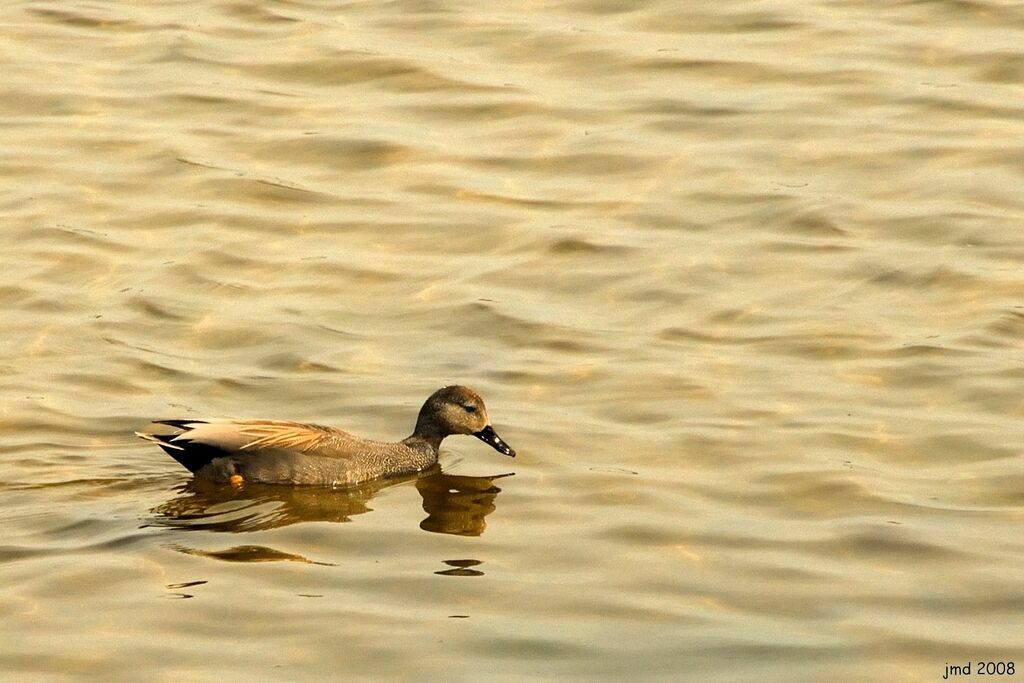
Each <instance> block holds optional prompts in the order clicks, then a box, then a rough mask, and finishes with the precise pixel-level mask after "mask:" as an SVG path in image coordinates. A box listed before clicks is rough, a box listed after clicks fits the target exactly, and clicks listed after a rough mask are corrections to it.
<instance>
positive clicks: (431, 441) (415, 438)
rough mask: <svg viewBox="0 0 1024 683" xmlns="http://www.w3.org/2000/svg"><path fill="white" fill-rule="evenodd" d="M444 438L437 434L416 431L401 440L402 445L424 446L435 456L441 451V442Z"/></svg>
mask: <svg viewBox="0 0 1024 683" xmlns="http://www.w3.org/2000/svg"><path fill="white" fill-rule="evenodd" d="M443 440H444V436H443V435H442V434H440V433H438V432H423V431H420V430H419V429H417V430H416V431H414V432H413V433H412V435H410V436H408V437H406V438H405V439H403V440H402V443H406V444H409V445H413V444H426V445H427V446H429V447H430V450H432V451H434V453H435V454H436V453H437V452H438V451H439V450H440V449H441V442H442V441H443Z"/></svg>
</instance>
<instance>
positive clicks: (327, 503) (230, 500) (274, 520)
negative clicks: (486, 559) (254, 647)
mask: <svg viewBox="0 0 1024 683" xmlns="http://www.w3.org/2000/svg"><path fill="white" fill-rule="evenodd" d="M507 476H511V473H507V474H499V475H493V476H488V477H469V476H464V475H450V474H445V473H444V472H442V471H441V468H440V467H434V468H432V469H430V470H427V471H426V472H424V473H421V474H419V475H415V476H411V477H406V478H398V479H388V480H385V481H376V482H369V483H366V484H362V485H360V486H356V487H352V488H347V489H330V488H321V487H306V486H302V487H286V486H268V485H260V484H246V485H245V486H242V487H238V488H234V487H230V486H224V485H218V484H211V483H209V482H205V481H200V480H195V479H194V480H192V481H189V482H188V483H187V484H186V485H184V486H183V487H182V488H181V489H179V495H177V496H175V497H174V498H171V499H170V500H168V501H167V502H165V503H163V504H161V505H159V506H157V507H156V508H154V509H153V510H152V512H153V513H154V514H155V515H156V517H155V518H154V519H153V520H152V521H151V522H150V523H149V525H153V526H170V527H174V528H178V529H190V530H206V531H228V532H246V531H259V530H264V529H274V528H277V527H283V526H288V525H290V524H296V523H298V522H348V521H351V519H352V517H355V516H356V515H361V514H364V513H367V512H370V511H371V510H372V508H371V507H370V506H369V504H370V501H371V500H373V498H374V497H375V496H376V495H377V494H378V493H379V492H380V491H381V490H383V489H385V488H389V487H391V486H396V485H399V484H402V483H406V482H409V481H415V482H416V490H417V491H419V493H420V495H421V496H422V498H423V510H424V511H425V512H426V513H427V517H426V519H424V520H423V521H422V522H420V528H421V529H423V530H424V531H430V532H433V533H441V534H456V535H459V536H479V535H480V534H482V533H483V532H484V529H486V528H487V523H486V521H485V518H486V517H487V515H489V514H491V513H492V512H494V510H495V499H496V497H497V495H498V493H499V492H500V491H501V489H500V488H498V487H497V486H495V485H494V480H495V479H500V478H502V477H507ZM242 555H245V554H244V553H243V554H242ZM235 561H239V560H237V559H236V560H235Z"/></svg>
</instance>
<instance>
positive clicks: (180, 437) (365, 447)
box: [135, 386, 516, 486]
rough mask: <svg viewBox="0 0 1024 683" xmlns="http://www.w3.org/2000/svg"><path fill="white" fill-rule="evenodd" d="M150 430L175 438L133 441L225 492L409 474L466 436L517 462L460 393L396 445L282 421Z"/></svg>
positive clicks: (440, 394)
mask: <svg viewBox="0 0 1024 683" xmlns="http://www.w3.org/2000/svg"><path fill="white" fill-rule="evenodd" d="M155 422H156V423H158V424H165V425H169V426H171V427H176V428H178V429H179V430H180V431H178V432H177V433H175V434H143V433H140V432H136V433H135V434H136V436H138V437H140V438H143V439H146V440H147V441H153V442H154V443H156V444H157V445H159V446H160V448H162V449H164V450H165V451H167V453H168V454H169V455H170V456H171V457H172V458H174V459H175V460H177V461H178V462H179V463H181V464H182V465H184V466H185V468H186V469H188V470H189V471H190V472H192V473H194V474H195V475H196V477H199V478H201V479H206V480H209V481H214V482H223V483H232V484H241V483H244V482H256V483H261V484H312V485H320V486H342V485H350V484H357V483H359V482H363V481H367V480H370V479H376V478H378V477H386V476H399V475H403V474H412V473H414V472H419V471H421V470H425V469H427V468H428V467H431V466H432V465H434V464H435V463H436V462H437V455H438V449H439V448H440V446H441V442H442V441H443V440H444V438H445V437H446V436H450V435H452V434H472V435H473V436H475V437H477V438H478V439H480V440H482V441H484V442H486V443H487V444H488V445H490V446H491V447H492V448H493V449H494V450H496V451H498V452H499V453H504V454H505V455H508V456H511V457H513V458H514V457H515V455H516V453H515V451H513V450H512V449H511V448H509V446H508V444H506V443H505V442H504V441H502V440H501V437H499V436H498V435H497V434H496V433H495V431H494V428H493V427H492V426H491V423H490V420H489V419H488V417H487V408H485V407H484V400H483V399H482V398H480V395H479V394H478V393H476V392H475V391H473V390H472V389H469V388H467V387H462V386H450V387H444V388H443V389H438V390H437V391H435V392H434V393H433V394H431V395H430V398H428V399H427V400H426V402H425V403H424V404H423V407H422V408H420V414H419V417H417V418H416V428H415V429H414V430H413V432H412V435H411V436H409V437H408V438H406V439H403V440H401V441H399V442H397V443H390V442H385V441H370V440H369V439H362V438H359V437H358V436H355V435H354V434H349V433H348V432H343V431H342V430H340V429H335V428H333V427H322V426H320V425H314V424H304V423H301V422H285V421H282V420H155Z"/></svg>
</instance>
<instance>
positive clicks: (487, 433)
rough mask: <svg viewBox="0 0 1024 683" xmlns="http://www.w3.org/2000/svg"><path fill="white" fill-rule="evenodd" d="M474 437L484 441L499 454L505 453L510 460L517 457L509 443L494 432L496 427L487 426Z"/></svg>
mask: <svg viewBox="0 0 1024 683" xmlns="http://www.w3.org/2000/svg"><path fill="white" fill-rule="evenodd" d="M473 436H475V437H476V438H478V439H480V440H481V441H483V442H484V443H486V444H487V445H488V446H490V447H491V448H493V449H494V450H496V451H498V452H499V453H504V454H505V455H507V456H509V457H510V458H514V457H516V452H515V451H514V450H512V449H511V448H509V445H508V444H507V443H505V442H504V441H502V440H501V437H500V436H498V433H497V432H495V431H494V427H492V426H491V425H487V426H486V427H484V428H483V429H481V430H480V431H479V432H476V433H475V434H473Z"/></svg>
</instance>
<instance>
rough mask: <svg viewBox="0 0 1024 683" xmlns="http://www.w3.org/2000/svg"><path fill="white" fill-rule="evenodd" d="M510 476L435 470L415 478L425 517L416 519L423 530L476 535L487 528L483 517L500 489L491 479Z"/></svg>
mask: <svg viewBox="0 0 1024 683" xmlns="http://www.w3.org/2000/svg"><path fill="white" fill-rule="evenodd" d="M509 476H512V474H511V473H509V474H499V475H496V476H493V477H466V476H457V475H452V474H444V473H438V474H436V475H433V476H430V477H423V478H422V479H419V480H418V481H417V482H416V490H417V491H419V492H420V495H421V496H423V511H424V512H426V513H427V518H426V519H424V520H423V521H422V522H420V528H421V529H423V530H424V531H433V532H435V533H440V534H456V535H458V536H479V535H480V534H482V533H483V532H484V529H486V528H487V522H486V521H485V520H484V518H485V517H487V515H489V514H491V513H492V512H494V510H495V504H494V500H495V498H497V496H498V493H500V492H501V489H499V488H498V487H497V486H495V485H494V480H495V479H501V478H502V477H509Z"/></svg>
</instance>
